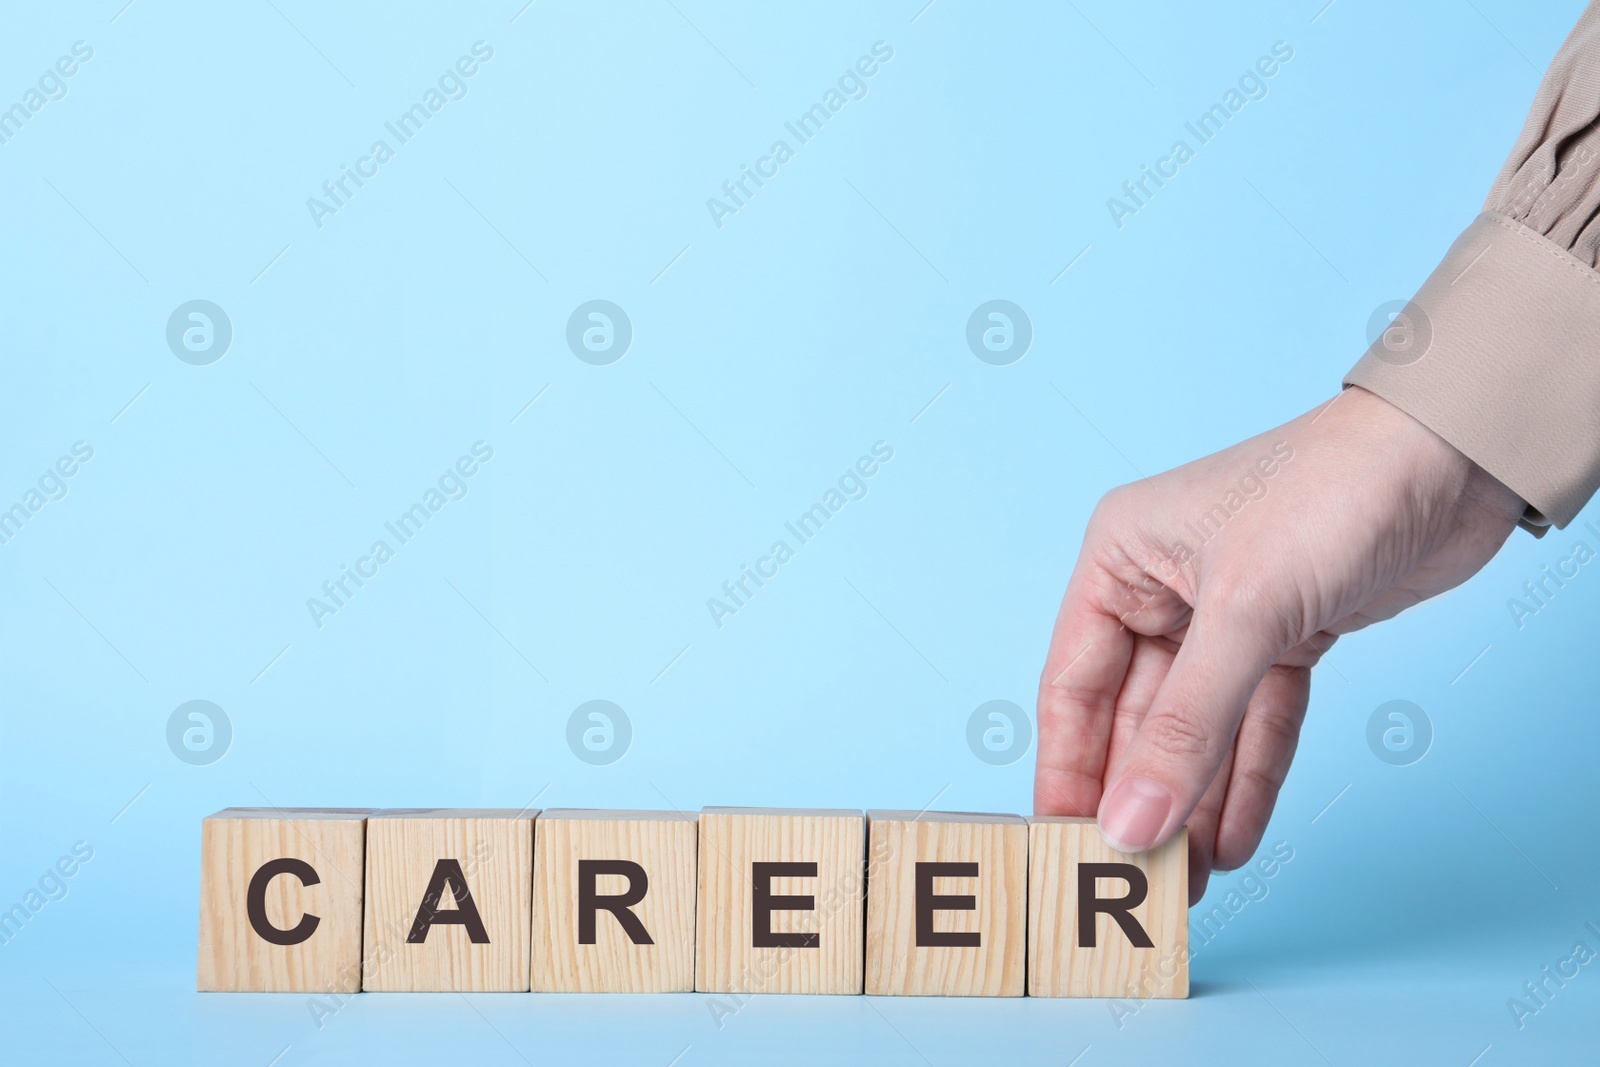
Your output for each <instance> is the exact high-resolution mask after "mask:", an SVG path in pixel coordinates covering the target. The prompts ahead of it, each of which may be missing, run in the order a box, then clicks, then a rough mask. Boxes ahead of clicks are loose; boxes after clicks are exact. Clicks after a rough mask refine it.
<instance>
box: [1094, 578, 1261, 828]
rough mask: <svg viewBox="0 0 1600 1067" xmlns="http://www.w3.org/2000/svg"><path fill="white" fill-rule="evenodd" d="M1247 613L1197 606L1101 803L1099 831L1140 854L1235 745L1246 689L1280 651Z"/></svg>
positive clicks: (1185, 810) (1257, 608) (1177, 818)
mask: <svg viewBox="0 0 1600 1067" xmlns="http://www.w3.org/2000/svg"><path fill="white" fill-rule="evenodd" d="M1263 607H1264V605H1262V604H1259V603H1256V604H1252V605H1250V606H1249V607H1248V608H1247V609H1246V610H1245V611H1241V612H1229V611H1226V610H1212V611H1210V612H1205V611H1197V612H1196V613H1195V616H1194V619H1193V621H1192V622H1191V623H1190V625H1189V630H1188V632H1187V633H1186V634H1185V635H1184V639H1183V644H1182V646H1181V647H1180V648H1179V650H1178V655H1177V657H1176V658H1175V659H1174V660H1173V663H1172V668H1171V670H1169V671H1168V672H1167V677H1166V679H1165V681H1163V682H1162V684H1161V688H1160V690H1158V691H1157V693H1156V695H1155V699H1154V700H1152V701H1151V703H1150V710H1149V712H1148V713H1147V714H1146V715H1145V717H1144V721H1143V722H1141V723H1140V724H1139V729H1138V732H1137V733H1136V734H1135V735H1134V737H1133V739H1132V740H1131V741H1130V742H1129V743H1128V747H1127V749H1126V750H1125V751H1124V753H1123V756H1122V760H1121V762H1120V763H1119V764H1118V765H1117V768H1116V769H1115V771H1114V772H1113V773H1112V776H1111V780H1110V781H1109V782H1107V783H1106V784H1107V789H1106V792H1105V795H1104V799H1102V800H1101V802H1100V810H1099V821H1100V833H1101V835H1102V836H1103V837H1104V838H1105V839H1106V840H1107V841H1108V842H1109V843H1110V844H1111V845H1113V846H1114V847H1116V848H1118V849H1121V850H1122V851H1124V852H1144V851H1147V850H1149V849H1151V848H1154V847H1155V846H1156V845H1159V844H1161V843H1162V842H1163V841H1165V840H1166V839H1167V838H1169V837H1171V836H1172V835H1173V834H1174V833H1176V832H1177V829H1178V827H1180V826H1182V825H1183V823H1184V820H1186V819H1188V817H1189V814H1190V813H1191V812H1192V811H1193V810H1194V808H1195V805H1197V804H1199V803H1200V798H1201V797H1202V796H1204V795H1205V791H1206V788H1207V787H1208V786H1209V785H1210V784H1211V780H1212V779H1213V778H1214V777H1216V774H1217V771H1218V769H1219V768H1220V767H1221V766H1222V761H1223V758H1224V757H1225V756H1226V755H1227V754H1228V751H1229V750H1230V749H1231V748H1232V747H1233V740H1234V736H1235V735H1236V734H1237V733H1238V731H1239V722H1240V720H1241V719H1242V718H1243V717H1244V710H1245V706H1246V705H1247V704H1248V703H1249V700H1250V694H1251V693H1253V692H1255V689H1256V686H1257V685H1258V684H1260V682H1261V679H1262V678H1263V677H1264V676H1265V675H1266V672H1267V669H1268V668H1269V667H1271V665H1272V663H1273V661H1274V660H1275V659H1276V658H1277V657H1278V656H1279V654H1281V652H1282V651H1283V650H1282V649H1281V648H1278V647H1276V645H1277V643H1278V642H1277V637H1276V635H1275V634H1273V633H1271V632H1269V631H1270V628H1269V627H1265V626H1262V625H1261V623H1260V620H1261V610H1262V608H1263Z"/></svg>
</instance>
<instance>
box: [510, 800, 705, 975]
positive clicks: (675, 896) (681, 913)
mask: <svg viewBox="0 0 1600 1067" xmlns="http://www.w3.org/2000/svg"><path fill="white" fill-rule="evenodd" d="M698 848H699V826H698V824H697V820H696V818H695V816H694V815H692V814H681V813H678V812H670V811H668V812H662V811H596V810H588V809H574V808H555V809H550V810H547V811H544V812H541V813H540V815H539V822H538V824H537V826H536V827H535V831H534V842H533V969H532V972H531V974H530V976H529V984H530V986H531V987H532V989H533V991H534V992H536V993H540V992H546V993H687V992H690V991H692V990H693V989H694V922H695V916H694V901H695V888H696V871H697V865H696V861H695V856H696V852H697V850H698ZM583 860H624V861H628V862H631V863H636V864H638V865H639V867H640V869H641V870H642V871H643V872H644V874H645V877H646V883H645V893H644V897H643V899H641V900H640V901H639V902H638V903H637V904H634V905H632V906H631V907H630V908H629V911H631V912H632V913H633V915H634V916H635V917H636V918H637V919H638V921H639V923H640V925H642V927H643V928H644V931H645V933H646V934H648V936H649V938H650V941H651V942H652V943H651V944H635V943H634V941H633V939H632V938H631V937H630V936H629V935H628V933H627V931H625V930H624V929H623V927H622V923H621V921H620V920H619V918H618V917H617V916H615V915H613V914H612V913H611V912H609V911H605V910H598V911H596V912H595V913H594V920H595V921H594V943H593V944H588V945H585V944H580V943H579V936H578V935H579V928H580V922H579V919H580V916H579V862H580V861H583ZM594 884H595V889H596V892H598V893H600V894H603V895H607V896H616V895H620V894H623V893H624V892H625V891H627V890H628V889H629V888H633V887H632V886H631V884H630V882H629V881H628V879H627V877H625V876H623V875H618V874H605V875H599V876H595V877H594Z"/></svg>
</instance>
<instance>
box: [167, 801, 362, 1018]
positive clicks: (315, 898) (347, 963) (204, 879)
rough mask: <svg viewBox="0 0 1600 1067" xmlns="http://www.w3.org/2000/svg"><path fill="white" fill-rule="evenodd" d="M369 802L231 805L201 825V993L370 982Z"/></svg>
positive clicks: (352, 986) (348, 989)
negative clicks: (365, 872)
mask: <svg viewBox="0 0 1600 1067" xmlns="http://www.w3.org/2000/svg"><path fill="white" fill-rule="evenodd" d="M367 815H368V810H367V809H365V808H227V809H225V810H223V811H219V812H217V813H216V814H215V815H212V816H210V817H208V818H207V819H206V820H205V821H204V822H203V823H202V824H201V830H200V958H199V965H198V967H197V968H196V971H195V987H196V988H197V989H199V990H200V991H201V992H250V993H354V992H357V991H358V990H359V989H360V988H361V905H362V855H363V848H364V842H365V835H366V819H367Z"/></svg>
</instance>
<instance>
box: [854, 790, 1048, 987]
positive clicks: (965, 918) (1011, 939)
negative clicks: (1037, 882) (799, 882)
mask: <svg viewBox="0 0 1600 1067" xmlns="http://www.w3.org/2000/svg"><path fill="white" fill-rule="evenodd" d="M867 838H868V844H867V975H866V991H867V992H868V993H869V994H881V995H887V996H945V997H1020V996H1022V985H1023V982H1022V973H1023V958H1024V954H1025V952H1026V949H1027V936H1026V927H1025V923H1026V921H1027V915H1028V899H1027V898H1028V823H1027V820H1025V819H1023V818H1022V817H1021V816H1020V815H985V814H977V813H972V812H939V811H921V812H918V811H869V812H867Z"/></svg>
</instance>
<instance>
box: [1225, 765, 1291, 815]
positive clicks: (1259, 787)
mask: <svg viewBox="0 0 1600 1067" xmlns="http://www.w3.org/2000/svg"><path fill="white" fill-rule="evenodd" d="M1233 777H1234V778H1235V779H1236V781H1237V783H1238V784H1239V785H1240V786H1243V787H1244V791H1245V792H1247V793H1254V794H1255V795H1256V796H1257V797H1258V798H1260V799H1261V800H1263V801H1265V802H1266V803H1267V805H1268V806H1269V807H1270V806H1271V805H1272V804H1273V803H1275V802H1276V801H1277V799H1278V790H1279V789H1281V788H1282V787H1283V779H1281V778H1280V777H1278V776H1277V775H1276V774H1274V773H1272V772H1271V771H1269V770H1263V769H1262V768H1260V767H1238V766H1235V767H1234V769H1233Z"/></svg>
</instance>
